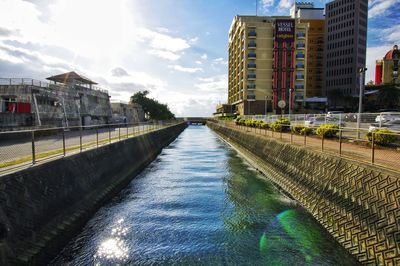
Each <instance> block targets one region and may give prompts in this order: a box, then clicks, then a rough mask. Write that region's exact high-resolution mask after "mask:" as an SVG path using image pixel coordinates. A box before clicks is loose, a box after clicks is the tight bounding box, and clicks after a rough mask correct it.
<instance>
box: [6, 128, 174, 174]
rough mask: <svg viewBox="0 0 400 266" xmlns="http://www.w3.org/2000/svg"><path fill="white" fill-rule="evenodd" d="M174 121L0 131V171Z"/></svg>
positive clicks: (96, 145)
mask: <svg viewBox="0 0 400 266" xmlns="http://www.w3.org/2000/svg"><path fill="white" fill-rule="evenodd" d="M174 124H176V122H162V121H157V122H145V123H135V124H107V125H96V126H82V127H63V128H47V129H36V130H21V131H8V132H0V173H2V172H7V171H10V170H12V169H14V168H18V167H21V166H25V165H31V164H35V163H37V162H40V161H44V160H49V159H51V158H54V157H63V156H67V155H70V154H74V153H79V152H82V151H84V150H86V149H92V148H96V147H99V146H102V145H106V144H109V143H113V142H116V141H121V140H124V139H127V138H131V137H134V136H137V135H140V134H144V133H147V132H150V131H154V130H158V129H160V128H164V127H167V126H171V125H174Z"/></svg>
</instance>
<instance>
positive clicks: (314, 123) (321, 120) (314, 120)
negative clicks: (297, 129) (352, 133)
mask: <svg viewBox="0 0 400 266" xmlns="http://www.w3.org/2000/svg"><path fill="white" fill-rule="evenodd" d="M324 124H334V125H338V126H339V127H344V122H343V121H340V120H339V119H337V118H328V117H326V118H325V117H323V116H321V117H311V118H309V119H307V120H305V121H304V126H305V127H319V126H321V125H324Z"/></svg>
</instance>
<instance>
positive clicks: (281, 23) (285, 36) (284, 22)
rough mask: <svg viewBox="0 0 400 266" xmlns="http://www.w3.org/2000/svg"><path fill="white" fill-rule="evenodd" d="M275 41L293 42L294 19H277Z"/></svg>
mask: <svg viewBox="0 0 400 266" xmlns="http://www.w3.org/2000/svg"><path fill="white" fill-rule="evenodd" d="M275 40H276V41H278V42H293V41H294V19H277V20H276V21H275Z"/></svg>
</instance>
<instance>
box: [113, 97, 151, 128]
mask: <svg viewBox="0 0 400 266" xmlns="http://www.w3.org/2000/svg"><path fill="white" fill-rule="evenodd" d="M111 109H112V118H113V119H112V120H113V123H128V124H132V123H137V122H141V121H144V112H143V109H142V106H140V105H139V104H137V103H123V102H111Z"/></svg>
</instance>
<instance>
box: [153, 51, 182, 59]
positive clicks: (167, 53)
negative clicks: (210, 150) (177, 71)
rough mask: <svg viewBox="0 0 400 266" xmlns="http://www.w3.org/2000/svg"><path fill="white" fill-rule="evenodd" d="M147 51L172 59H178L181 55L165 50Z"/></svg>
mask: <svg viewBox="0 0 400 266" xmlns="http://www.w3.org/2000/svg"><path fill="white" fill-rule="evenodd" d="M147 53H148V54H151V55H155V56H157V57H160V58H163V59H167V60H171V61H176V60H178V59H179V58H180V57H181V55H180V54H176V53H173V52H170V51H164V50H148V51H147Z"/></svg>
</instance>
